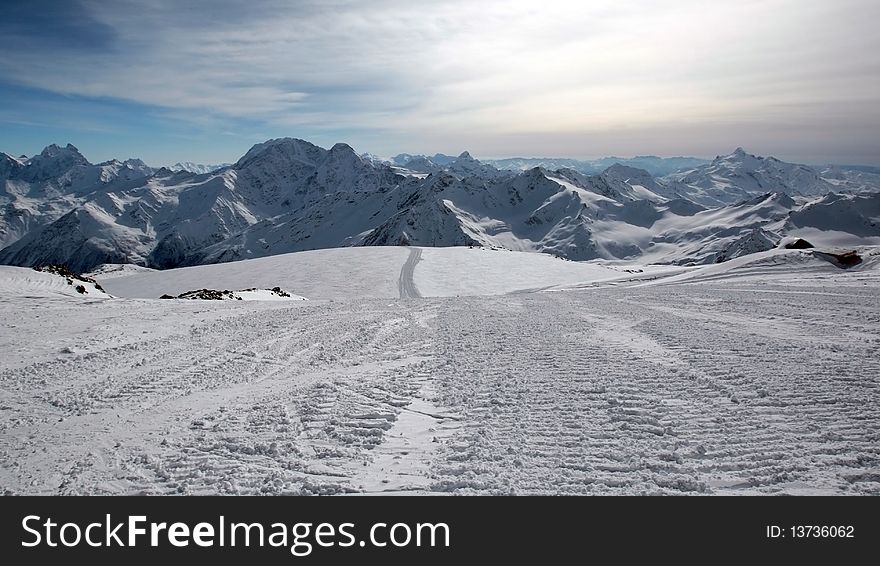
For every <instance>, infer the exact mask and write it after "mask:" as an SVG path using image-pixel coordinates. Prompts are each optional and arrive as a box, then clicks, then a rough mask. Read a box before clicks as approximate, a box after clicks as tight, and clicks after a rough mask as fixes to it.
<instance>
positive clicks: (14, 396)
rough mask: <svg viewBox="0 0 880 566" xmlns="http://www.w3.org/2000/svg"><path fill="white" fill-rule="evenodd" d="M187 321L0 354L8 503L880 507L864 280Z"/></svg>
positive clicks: (877, 353)
mask: <svg viewBox="0 0 880 566" xmlns="http://www.w3.org/2000/svg"><path fill="white" fill-rule="evenodd" d="M418 252H419V250H416V249H413V250H411V252H410V257H409V259H408V260H407V265H409V266H410V267H409V268H407V267H404V270H402V272H401V295H402V296H406V297H411V296H413V295H412V294H409V291H407V294H406V295H404V288H407V289H409V287H408V286H407V285H404V281H410V282H411V281H412V277H411V276H412V270H413V269H414V267H415V264H416V263H417V261H418V256H419V253H418ZM407 271H409V275H406V273H407ZM412 290H414V289H412ZM765 291H772V292H765ZM804 291H809V293H804ZM828 293H830V294H835V295H836V298H834V299H832V300H829V298H828V297H827V296H826V295H825V294H828ZM70 304H71V303H68V302H65V301H50V302H48V303H47V304H44V305H39V306H37V305H35V306H34V307H33V309H31V310H32V311H33V312H34V313H39V315H40V319H35V318H27V317H18V318H19V319H17V320H16V321H15V322H16V326H17V328H16V331H17V332H16V334H14V335H11V337H6V338H4V339H5V340H6V341H7V342H9V343H10V344H11V346H17V347H19V348H24V347H25V346H26V342H27V341H28V340H33V339H34V336H35V335H40V334H39V333H43V334H42V337H43V339H44V340H46V341H49V340H53V337H52V336H51V334H50V335H46V333H47V332H50V331H48V330H46V329H45V326H44V325H43V324H42V323H41V322H40V320H52V319H56V318H58V316H61V315H64V314H65V313H67V312H69V311H70V309H71V308H72V307H71V306H69V305H70ZM150 304H152V303H150V302H149V301H143V302H141V303H132V304H131V305H130V308H131V309H132V311H131V315H132V316H136V315H137V312H138V309H148V308H153V307H148V305H150ZM13 308H15V306H14V304H13V302H10V301H6V302H2V303H0V309H3V310H2V314H3V317H4V319H6V320H11V319H12V315H10V314H9V313H13V312H17V311H13V310H11V309H13ZM75 308H76V309H77V310H76V312H77V313H78V316H88V315H87V314H86V313H85V311H84V309H83V307H82V306H80V305H77V306H76V307H75ZM91 308H93V309H95V310H96V312H102V313H103V312H106V311H109V310H111V309H118V308H119V303H115V302H113V301H105V302H95V303H94V304H92V305H91ZM162 308H163V309H169V310H168V311H163V310H159V311H153V310H150V311H149V313H150V316H153V317H155V319H156V321H157V324H161V321H162V317H163V314H162V313H163V312H167V314H165V315H164V316H166V317H171V316H172V314H171V311H170V309H171V307H165V306H164V305H163V307H162ZM188 308H191V307H188ZM200 308H201V309H203V310H205V311H210V312H206V313H204V314H201V315H200V318H190V319H189V323H187V324H178V325H176V326H174V327H173V329H172V330H169V331H166V332H164V333H162V334H147V335H145V336H146V337H144V338H141V339H138V336H137V333H139V332H140V330H139V329H138V328H137V327H135V328H132V329H126V328H123V329H122V330H121V331H120V332H121V333H122V334H124V335H123V336H120V337H119V339H118V341H117V342H116V343H112V344H110V345H108V346H107V347H104V348H101V346H100V344H98V343H96V342H95V341H93V340H89V344H90V350H89V351H87V352H84V353H74V354H58V355H54V356H42V355H41V356H39V357H38V358H36V359H35V360H34V361H33V362H32V363H29V364H28V363H19V362H16V363H6V362H3V363H2V365H0V492H7V493H15V494H19V493H21V494H53V493H61V494H81V493H126V494H139V493H145V494H174V493H182V494H190V493H192V494H210V493H237V494H339V493H373V492H396V493H412V492H438V493H452V494H510V493H516V494H624V493H626V494H711V493H737V494H746V493H747V494H774V493H827V494H880V404H878V376H880V324H878V323H880V295H878V293H877V292H876V287H875V286H861V284H859V285H852V286H849V287H845V286H817V287H815V288H806V287H805V286H804V285H799V286H798V292H792V291H790V289H789V287H788V286H785V285H766V286H765V288H763V289H762V291H761V292H753V291H752V290H751V288H749V287H737V286H736V285H735V284H732V283H731V282H730V281H724V283H723V288H720V287H716V286H713V284H711V283H707V284H699V285H687V286H677V287H676V286H665V287H647V288H629V289H624V288H619V287H609V288H600V289H595V290H589V291H585V290H578V291H565V292H552V293H533V294H516V295H508V296H498V297H471V298H447V299H423V300H420V301H396V300H378V299H374V300H357V301H332V302H318V301H313V302H310V303H308V304H297V305H295V306H289V305H285V304H282V305H279V304H272V305H260V306H248V305H241V306H239V305H237V306H236V307H235V308H233V309H230V308H229V307H227V306H224V305H217V306H214V305H205V306H203V307H200ZM145 312H146V311H145ZM217 313H222V316H220V315H219V314H217ZM108 316H109V315H108ZM114 316H115V315H114ZM7 317H8V318H7ZM35 333H36V334H35ZM129 333H130V334H129ZM87 336H88V335H87V334H86V335H85V336H84V337H83V339H84V340H86V339H87Z"/></svg>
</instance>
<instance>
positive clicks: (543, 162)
mask: <svg viewBox="0 0 880 566" xmlns="http://www.w3.org/2000/svg"><path fill="white" fill-rule="evenodd" d="M483 161H484V163H487V164H489V165H492V166H493V167H497V168H498V169H504V170H510V171H526V170H528V169H532V168H533V167H543V168H544V169H549V170H551V171H554V170H556V169H574V170H575V171H577V172H579V173H583V174H585V175H594V174H596V173H601V172H602V171H604V170H605V169H608V168H609V167H612V166H613V165H623V166H625V167H632V168H634V169H643V170H645V171H647V172H648V173H650V174H651V175H654V176H663V175H668V174H670V173H674V172H676V171H682V170H685V169H693V168H695V167H699V166H700V165H704V164H706V163H707V161H706V160H704V159H698V158H696V157H657V156H655V155H640V156H637V157H602V158H599V159H592V160H583V159H568V158H562V157H550V158H548V157H509V158H505V159H485V160H483Z"/></svg>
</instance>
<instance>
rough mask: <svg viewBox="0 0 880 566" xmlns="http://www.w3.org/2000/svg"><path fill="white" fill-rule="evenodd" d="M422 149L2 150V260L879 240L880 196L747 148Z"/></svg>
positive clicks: (305, 145)
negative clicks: (99, 154) (555, 161)
mask: <svg viewBox="0 0 880 566" xmlns="http://www.w3.org/2000/svg"><path fill="white" fill-rule="evenodd" d="M438 155H439V154H438ZM398 157H400V156H398ZM409 157H411V158H410V159H408V160H407V161H406V163H405V164H404V165H403V166H402V167H401V166H398V165H394V164H393V163H387V162H384V161H377V160H373V159H368V158H364V157H363V156H359V155H358V154H356V153H355V152H354V150H353V149H352V148H351V147H350V146H348V145H346V144H341V143H340V144H336V145H334V146H333V147H332V148H330V149H324V148H321V147H318V146H316V145H314V144H311V143H309V142H307V141H303V140H298V139H292V138H282V139H275V140H269V141H267V142H264V143H260V144H257V145H255V146H254V147H252V148H251V149H250V150H249V151H248V152H247V153H246V154H245V155H244V156H242V158H241V159H239V160H238V161H237V162H236V163H235V164H232V165H230V166H228V167H224V168H222V169H219V170H216V171H214V172H209V173H202V174H197V173H192V172H189V171H179V172H174V171H171V170H170V169H166V168H162V169H160V170H158V171H153V170H152V169H150V168H149V167H147V166H146V165H144V164H143V162H140V161H135V160H128V161H125V162H119V161H109V162H106V163H102V164H98V165H91V164H89V163H88V161H87V160H86V159H85V158H84V157H83V156H82V155H81V154H80V153H79V152H78V151H77V150H76V148H74V147H73V146H67V147H65V148H61V147H58V146H50V147H48V148H46V150H44V152H43V153H41V154H40V155H39V156H35V157H34V158H31V159H26V160H22V159H20V158H15V157H11V156H9V155H6V154H2V155H0V175H2V179H3V180H4V181H3V182H4V185H3V193H0V196H2V198H4V199H6V200H5V209H4V210H5V213H4V217H3V225H2V226H3V228H4V235H5V237H6V242H5V243H6V244H7V245H6V247H5V248H4V249H2V250H0V262H2V263H7V264H13V265H38V264H46V263H63V264H66V265H67V266H68V267H70V268H71V269H74V270H78V271H88V270H89V269H91V268H93V267H95V266H97V265H100V264H105V263H123V264H124V263H133V264H138V265H144V266H148V267H153V268H160V269H161V268H169V267H176V266H182V265H195V264H203V263H216V262H225V261H233V260H238V259H247V258H255V257H263V256H270V255H275V254H279V253H287V252H294V251H303V250H311V249H320V248H331V247H344V246H362V245H366V246H376V245H401V244H402V245H418V246H462V245H475V246H487V247H489V246H491V247H501V248H507V249H511V250H517V251H530V252H544V253H551V254H554V255H558V256H561V257H565V258H568V259H573V260H590V259H640V260H641V261H652V262H664V263H686V262H696V263H711V262H715V261H724V260H727V259H732V258H735V257H739V256H740V255H743V254H745V253H751V252H754V251H762V250H765V249H769V248H772V247H774V246H775V245H776V244H777V243H778V242H779V241H780V240H781V239H782V238H783V237H784V236H786V235H789V234H793V235H802V236H803V237H805V238H807V239H816V240H822V239H825V238H830V239H831V240H833V241H834V242H838V243H839V242H848V241H849V242H856V243H880V228H878V222H880V213H878V210H877V207H878V204H877V203H878V198H880V193H878V192H864V193H859V194H834V193H830V194H827V195H825V196H822V195H823V194H825V193H828V192H829V190H830V188H833V185H832V184H830V183H829V182H827V181H825V180H823V179H822V178H821V177H819V175H818V173H816V172H815V171H814V170H812V169H810V168H808V167H805V166H800V165H792V164H788V163H784V162H781V161H778V160H775V159H773V158H766V159H765V158H759V157H755V156H750V155H748V154H746V153H745V152H744V151H741V150H738V151H736V152H734V153H733V154H731V155H730V156H726V157H723V158H722V157H719V158H717V159H716V160H715V161H713V162H712V163H711V164H707V165H705V166H701V167H698V168H696V169H693V170H691V171H688V172H686V173H682V174H676V175H674V176H671V177H667V178H663V179H656V178H654V177H653V176H652V175H651V174H650V173H649V172H647V171H645V170H642V169H637V168H634V167H630V166H627V165H622V164H613V165H612V166H610V167H608V168H607V169H605V170H604V171H602V172H601V173H599V174H596V175H586V174H584V173H581V172H579V171H577V170H574V169H571V168H559V169H555V170H551V169H547V168H543V167H534V168H531V169H528V170H525V171H521V172H516V171H500V170H498V169H497V168H495V167H492V166H491V165H488V164H486V163H483V162H480V161H479V160H476V159H474V158H473V157H472V156H471V155H470V154H469V153H467V152H464V153H462V154H461V155H459V156H458V157H455V158H451V159H448V160H447V159H444V158H443V156H441V158H439V159H438V158H437V156H434V157H431V158H429V157H424V156H421V157H419V156H416V157H412V156H409ZM435 159H436V161H435ZM394 163H396V158H395V161H394ZM763 188H770V189H771V190H763V191H762V190H761V189H763ZM759 191H760V192H759ZM807 195H813V196H812V197H808V196H807ZM793 196H794V197H795V198H793ZM718 203H724V204H721V205H718ZM707 205H715V206H714V207H712V208H708V209H707Z"/></svg>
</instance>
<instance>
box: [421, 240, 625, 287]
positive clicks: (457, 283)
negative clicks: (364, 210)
mask: <svg viewBox="0 0 880 566" xmlns="http://www.w3.org/2000/svg"><path fill="white" fill-rule="evenodd" d="M421 259H422V261H421V263H420V264H419V265H418V268H417V269H416V271H415V284H416V287H417V288H418V290H419V292H420V293H421V294H422V296H424V297H449V296H470V295H504V294H507V293H515V292H524V291H530V290H534V289H544V288H552V287H556V286H569V285H574V284H586V283H595V282H598V281H609V280H614V279H621V278H623V277H624V275H622V274H621V272H620V271H617V270H614V269H611V268H609V267H604V266H601V265H597V264H593V263H580V262H574V261H566V260H562V259H559V258H556V257H553V256H551V255H547V254H532V253H525V252H513V251H507V250H488V249H481V248H476V249H468V248H422V250H421Z"/></svg>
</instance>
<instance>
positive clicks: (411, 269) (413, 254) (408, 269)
mask: <svg viewBox="0 0 880 566" xmlns="http://www.w3.org/2000/svg"><path fill="white" fill-rule="evenodd" d="M421 259H422V250H421V249H419V248H410V249H409V257H407V258H406V263H404V264H403V267H402V268H401V269H400V279H399V280H398V282H397V287H398V289H399V290H400V298H401V299H417V298H419V297H421V296H422V295H421V293H419V290H418V288H417V287H416V282H415V280H414V278H413V276H414V275H415V271H416V264H417V263H419V261H421Z"/></svg>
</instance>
